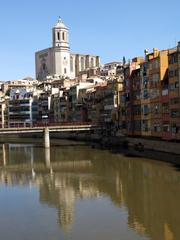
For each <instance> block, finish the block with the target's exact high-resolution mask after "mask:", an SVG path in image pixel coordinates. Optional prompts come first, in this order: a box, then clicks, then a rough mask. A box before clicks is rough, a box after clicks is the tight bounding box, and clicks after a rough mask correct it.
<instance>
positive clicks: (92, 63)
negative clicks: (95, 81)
mask: <svg viewBox="0 0 180 240" xmlns="http://www.w3.org/2000/svg"><path fill="white" fill-rule="evenodd" d="M91 67H94V58H91Z"/></svg>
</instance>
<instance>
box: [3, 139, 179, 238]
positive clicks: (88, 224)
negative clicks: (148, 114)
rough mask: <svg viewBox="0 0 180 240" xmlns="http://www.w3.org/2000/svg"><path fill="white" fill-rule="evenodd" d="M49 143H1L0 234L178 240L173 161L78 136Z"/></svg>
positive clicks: (177, 199) (175, 183) (177, 191)
mask: <svg viewBox="0 0 180 240" xmlns="http://www.w3.org/2000/svg"><path fill="white" fill-rule="evenodd" d="M32 142H33V144H32ZM51 144H52V147H51V149H50V150H48V149H46V150H45V149H44V148H43V147H42V146H41V143H40V142H39V141H37V142H34V140H33V141H31V140H28V142H27V143H24V142H23V143H21V144H17V143H16V142H14V143H6V144H1V145H0V239H2V240H57V239H58V240H59V239H60V240H66V239H73V240H119V239H122V240H151V239H152V240H178V239H180V227H179V223H180V172H179V171H178V169H177V168H175V166H173V165H171V164H169V163H164V162H160V161H155V160H149V159H145V158H135V157H126V156H124V155H123V154H120V153H113V152H111V151H110V150H101V149H96V148H92V147H91V146H88V145H86V144H84V143H80V142H72V141H62V140H52V141H51Z"/></svg>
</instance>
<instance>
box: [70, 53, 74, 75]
mask: <svg viewBox="0 0 180 240" xmlns="http://www.w3.org/2000/svg"><path fill="white" fill-rule="evenodd" d="M70 70H71V72H73V71H74V66H73V57H72V56H71V58H70Z"/></svg>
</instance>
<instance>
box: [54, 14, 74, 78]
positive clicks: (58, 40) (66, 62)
mask: <svg viewBox="0 0 180 240" xmlns="http://www.w3.org/2000/svg"><path fill="white" fill-rule="evenodd" d="M52 31H53V49H54V58H55V59H54V60H55V61H54V63H55V65H54V72H55V73H56V74H58V75H61V76H65V77H66V76H70V47H69V29H68V28H67V27H66V25H65V24H64V23H63V22H62V20H61V18H59V19H58V21H57V23H56V25H55V26H54V28H53V30H52Z"/></svg>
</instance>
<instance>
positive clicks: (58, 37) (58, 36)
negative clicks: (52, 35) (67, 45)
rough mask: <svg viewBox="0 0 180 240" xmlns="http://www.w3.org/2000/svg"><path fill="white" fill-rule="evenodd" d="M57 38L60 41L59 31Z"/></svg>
mask: <svg viewBox="0 0 180 240" xmlns="http://www.w3.org/2000/svg"><path fill="white" fill-rule="evenodd" d="M57 39H58V41H59V40H60V34H59V32H58V33H57Z"/></svg>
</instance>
